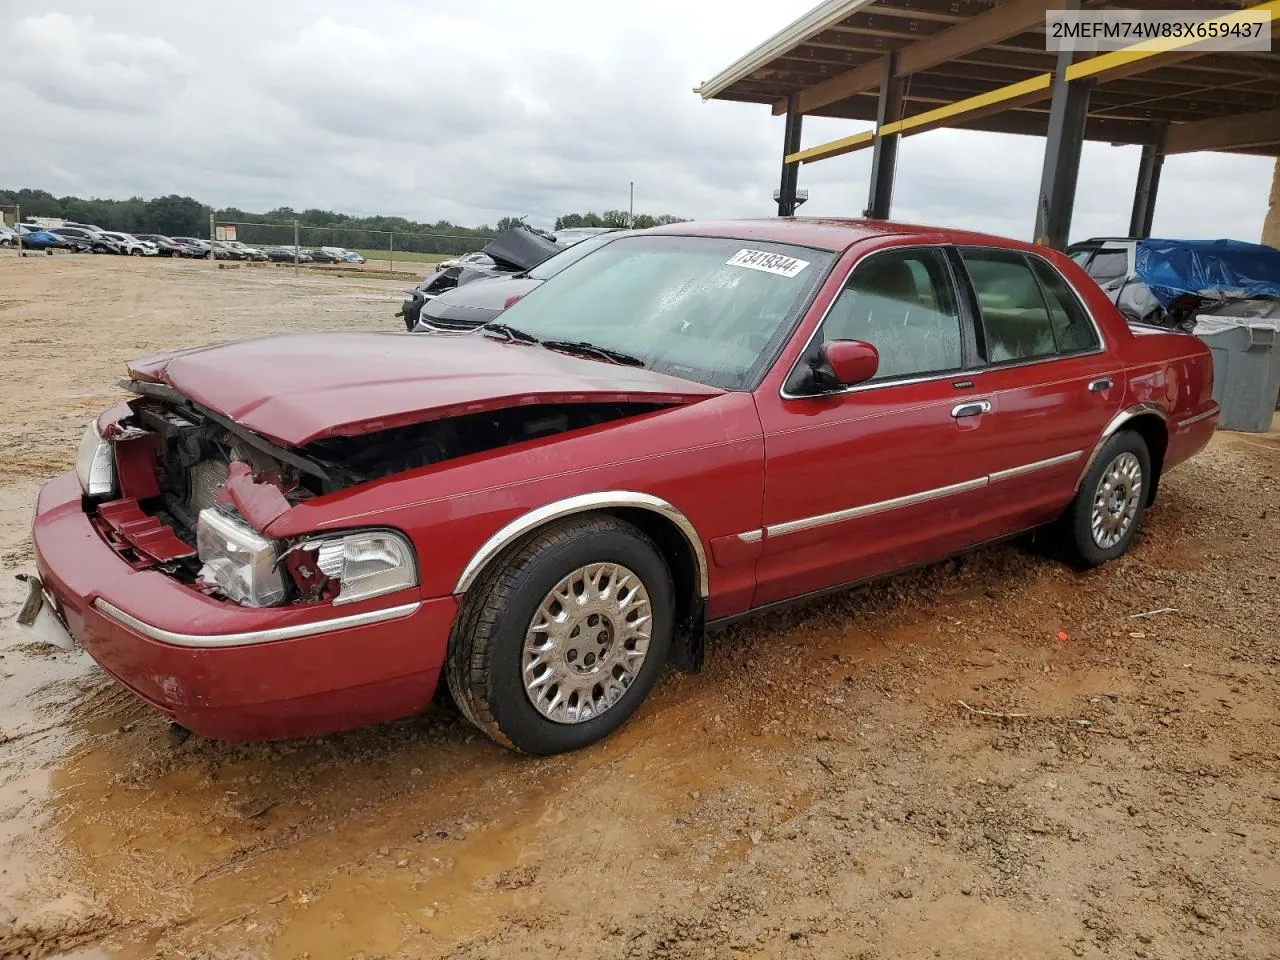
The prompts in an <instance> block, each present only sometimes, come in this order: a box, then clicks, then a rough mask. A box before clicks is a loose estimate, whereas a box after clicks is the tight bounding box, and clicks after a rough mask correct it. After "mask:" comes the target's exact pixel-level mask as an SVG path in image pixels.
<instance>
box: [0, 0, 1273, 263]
mask: <svg viewBox="0 0 1280 960" xmlns="http://www.w3.org/2000/svg"><path fill="white" fill-rule="evenodd" d="M809 6H810V0H769V2H767V3H766V2H764V0H698V2H696V3H691V2H688V0H681V2H677V0H653V2H650V3H648V4H644V5H637V4H625V5H624V4H610V3H599V2H588V0H555V2H551V3H544V4H528V3H517V2H515V0H489V2H486V3H485V4H482V5H478V6H469V5H450V6H449V7H447V8H446V7H444V6H443V5H439V6H437V5H434V4H432V5H428V4H409V3H403V2H394V0H363V2H360V3H351V2H349V0H343V2H338V0H309V2H302V0H276V2H270V3H268V2H264V0H219V2H218V3H217V4H209V5H203V4H202V5H195V4H175V3H168V4H157V3H154V2H152V0H115V2H113V3H111V4H102V3H98V2H92V0H47V2H46V3H45V4H44V5H43V6H42V7H41V8H40V9H39V10H34V9H32V8H31V7H28V6H24V5H19V4H7V5H5V6H4V9H3V10H0V32H2V33H3V35H4V36H5V37H6V40H7V42H6V55H5V56H4V57H0V103H3V104H4V105H5V111H4V112H5V115H6V116H5V121H6V130H7V131H8V132H9V133H10V136H11V137H12V138H13V139H14V140H16V141H17V142H19V143H21V144H22V145H23V148H24V149H22V150H20V151H9V153H8V154H7V156H6V161H7V162H6V175H5V176H6V183H5V184H4V185H5V186H11V187H12V186H32V187H43V188H45V189H49V190H51V191H53V192H55V193H59V194H61V193H77V194H80V195H96V196H131V195H143V196H151V195H157V194H163V193H170V192H177V193H185V194H190V195H192V196H195V197H198V198H200V199H202V200H205V201H207V202H210V203H214V204H217V205H234V206H238V207H240V208H243V209H255V210H266V209H270V208H273V207H277V206H291V207H294V208H297V209H303V208H307V207H322V208H328V209H336V210H342V211H347V212H352V213H385V214H399V215H403V216H406V217H409V218H412V219H422V220H429V221H436V220H439V219H450V220H454V221H455V222H460V223H479V222H482V221H489V222H492V221H494V220H496V219H497V218H498V217H500V216H503V215H506V214H512V213H514V214H528V215H530V218H531V219H532V220H533V221H535V222H543V223H546V222H549V221H550V220H551V219H552V218H554V217H555V216H556V215H557V214H560V213H564V212H568V211H572V210H585V209H596V210H601V209H605V208H610V207H623V206H625V205H626V203H627V190H628V183H629V182H630V181H635V183H636V205H637V208H638V209H640V210H644V211H649V212H654V213H658V212H670V213H676V214H681V215H684V216H696V217H734V216H752V215H767V214H769V213H771V212H772V211H773V203H772V199H771V196H772V192H773V189H774V187H775V186H776V185H777V179H778V168H779V164H780V154H781V139H782V120H781V119H780V118H777V117H773V116H771V115H770V112H769V110H768V108H767V107H763V106H754V105H747V104H735V103H720V102H713V103H707V104H703V103H701V102H700V101H699V99H698V98H697V97H696V96H695V95H694V94H693V93H692V92H691V88H692V87H693V86H695V85H696V84H697V83H698V82H699V81H700V80H702V79H705V78H707V77H709V76H711V75H712V74H714V73H715V72H717V71H718V70H720V69H721V68H722V67H724V66H725V65H726V64H728V63H729V62H731V61H732V60H734V59H735V58H736V57H738V56H739V55H740V54H741V53H743V52H744V51H745V50H746V49H748V48H749V47H750V46H752V45H754V44H755V43H757V42H759V41H760V40H762V39H764V38H765V37H767V36H769V35H770V34H772V33H773V32H775V31H776V30H778V29H780V28H781V27H783V26H785V25H786V24H787V23H788V22H790V21H791V20H792V19H794V18H795V17H797V16H799V15H800V14H802V13H804V12H805V10H806V9H807V8H808V7H809ZM862 127H865V124H855V123H846V122H841V121H834V120H824V119H820V118H809V119H808V120H807V121H806V126H805V142H806V144H812V143H816V142H821V141H822V140H826V139H832V138H834V137H837V136H843V135H845V134H847V133H848V132H850V131H851V130H853V129H858V128H862ZM1042 151H1043V141H1041V140H1038V139H1035V138H1028V137H1012V136H996V135H989V134H978V133H971V132H965V131H948V130H942V131H934V132H932V133H928V134H924V135H921V136H919V137H913V138H908V139H907V140H905V141H904V142H903V146H902V150H901V155H900V159H899V166H898V176H897V183H896V196H895V216H897V217H899V218H901V219H905V220H915V221H919V222H932V223H942V224H949V225H956V226H964V227H969V228H973V229H978V230H987V231H991V232H996V233H1004V234H1009V235H1012V236H1020V237H1026V236H1029V235H1030V233H1031V229H1032V222H1033V219H1034V210H1035V195H1036V190H1037V186H1038V180H1039V173H1040V163H1041V157H1042ZM869 161H870V156H869V153H867V152H863V153H859V154H853V155H850V156H847V157H842V158H838V159H834V160H829V161H825V162H823V163H819V164H815V165H813V166H812V167H805V168H803V169H802V171H801V175H800V183H801V186H804V187H807V188H808V189H809V190H810V193H811V199H810V201H809V204H808V205H807V206H806V207H805V208H804V210H803V212H804V213H811V214H823V215H843V216H857V215H859V214H860V212H861V211H862V209H863V207H864V206H865V204H866V193H867V175H868V167H869ZM1136 170H1137V150H1136V148H1112V147H1109V146H1106V145H1102V144H1090V145H1088V146H1087V148H1086V151H1085V157H1084V162H1083V165H1082V170H1081V178H1080V187H1079V191H1078V198H1077V209H1076V218H1075V229H1074V230H1073V234H1075V235H1077V236H1084V235H1090V234H1098V233H1122V232H1124V231H1125V230H1126V229H1127V226H1128V215H1129V204H1130V202H1131V196H1132V187H1133V179H1134V176H1135V175H1136ZM1270 171H1271V164H1270V162H1269V161H1267V160H1265V159H1263V158H1256V157H1228V156H1215V155H1193V156H1187V157H1175V158H1171V159H1170V160H1169V161H1168V162H1167V163H1166V166H1165V171H1164V180H1163V183H1162V189H1161V194H1160V202H1159V204H1158V207H1157V212H1156V230H1157V231H1158V232H1161V233H1164V234H1167V235H1179V236H1209V235H1213V236H1218V235H1221V236H1235V237H1240V238H1242V239H1255V238H1256V237H1257V235H1258V233H1259V231H1260V228H1261V222H1262V217H1263V213H1264V208H1265V202H1266V194H1267V188H1268V185H1269V177H1270Z"/></svg>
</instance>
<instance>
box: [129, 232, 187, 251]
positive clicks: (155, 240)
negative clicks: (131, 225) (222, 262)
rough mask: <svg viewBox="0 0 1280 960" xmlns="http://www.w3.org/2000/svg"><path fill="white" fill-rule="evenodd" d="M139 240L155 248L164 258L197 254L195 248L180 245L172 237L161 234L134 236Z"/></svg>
mask: <svg viewBox="0 0 1280 960" xmlns="http://www.w3.org/2000/svg"><path fill="white" fill-rule="evenodd" d="M134 236H135V237H137V238H138V239H139V240H142V241H145V242H146V243H149V244H151V245H152V246H154V247H155V248H156V249H157V250H158V251H159V252H160V256H162V257H189V256H192V255H193V254H195V252H196V251H195V248H193V247H188V246H187V245H186V244H182V243H178V242H177V241H176V240H174V239H173V238H171V237H166V236H164V235H163V234H159V233H136V234H134Z"/></svg>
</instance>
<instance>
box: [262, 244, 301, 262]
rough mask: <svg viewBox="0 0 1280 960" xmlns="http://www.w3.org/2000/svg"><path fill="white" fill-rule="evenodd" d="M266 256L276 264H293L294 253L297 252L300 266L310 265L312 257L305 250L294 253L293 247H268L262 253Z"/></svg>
mask: <svg viewBox="0 0 1280 960" xmlns="http://www.w3.org/2000/svg"><path fill="white" fill-rule="evenodd" d="M262 252H264V253H265V255H266V259H268V260H270V261H271V262H275V264H292V262H293V260H294V252H297V261H298V262H300V264H310V262H311V255H310V253H307V252H306V251H305V250H298V251H294V248H293V247H268V248H266V250H264V251H262Z"/></svg>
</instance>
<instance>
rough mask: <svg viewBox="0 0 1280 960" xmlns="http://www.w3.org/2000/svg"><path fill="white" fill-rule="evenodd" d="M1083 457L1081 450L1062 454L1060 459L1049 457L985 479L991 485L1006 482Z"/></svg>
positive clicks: (998, 472) (999, 472) (1001, 471)
mask: <svg viewBox="0 0 1280 960" xmlns="http://www.w3.org/2000/svg"><path fill="white" fill-rule="evenodd" d="M1083 456H1084V451H1083V450H1076V451H1074V452H1072V453H1064V454H1062V456H1060V457H1050V458H1049V459H1047V460H1037V461H1036V462H1035V463H1024V464H1023V465H1022V466H1020V467H1010V468H1009V469H1008V470H997V471H996V472H995V473H993V474H991V475H990V476H989V477H988V478H987V479H989V480H990V481H991V482H992V483H999V482H1000V481H1001V480H1008V479H1010V478H1011V477H1021V476H1023V475H1025V474H1028V473H1034V472H1035V471H1037V470H1044V469H1047V468H1048V467H1056V466H1057V465H1058V464H1060V463H1070V462H1071V461H1072V460H1079V459H1080V458H1081V457H1083Z"/></svg>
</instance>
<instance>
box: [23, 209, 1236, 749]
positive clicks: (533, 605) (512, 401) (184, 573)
mask: <svg viewBox="0 0 1280 960" xmlns="http://www.w3.org/2000/svg"><path fill="white" fill-rule="evenodd" d="M126 386H127V387H128V388H129V390H130V391H131V392H132V393H133V395H134V396H133V398H132V399H130V400H129V401H128V402H127V403H122V404H121V405H120V406H118V407H116V408H115V409H113V410H110V411H108V412H107V413H105V414H103V416H102V417H101V418H100V419H99V420H98V421H97V422H96V423H94V424H92V425H91V426H90V428H89V430H88V431H87V432H86V434H85V437H84V440H83V442H82V443H81V447H80V451H79V456H78V458H77V470H76V471H75V472H72V473H68V474H66V475H64V476H61V477H57V478H55V479H53V480H51V481H49V482H48V483H47V484H46V485H45V486H44V488H43V489H42V490H41V492H40V497H39V503H38V506H37V512H36V518H35V525H34V538H35V546H36V554H37V564H38V569H39V575H38V577H33V578H32V579H31V586H32V591H31V596H30V598H29V601H28V603H27V605H26V606H25V607H24V610H23V614H22V616H21V619H22V620H23V621H25V622H28V623H31V624H32V625H33V626H34V627H35V628H36V629H37V630H40V631H42V632H43V633H44V634H45V635H46V636H49V637H52V638H54V639H62V640H66V641H68V642H69V640H70V638H74V639H75V640H76V641H78V642H79V643H80V644H82V645H83V646H84V647H85V648H86V649H87V650H88V651H89V652H90V653H91V654H92V655H93V657H94V658H95V659H96V660H97V661H98V663H100V664H101V665H102V666H103V668H104V669H106V670H107V671H108V672H110V673H111V674H112V675H113V676H114V677H116V678H117V679H118V680H119V681H120V682H121V683H122V684H124V685H125V686H126V687H128V688H129V689H130V690H132V691H133V692H134V693H136V694H137V695H138V696H139V697H141V698H143V699H144V700H146V701H147V702H148V703H150V704H151V705H153V706H154V707H155V708H156V709H157V710H159V711H160V712H162V713H163V714H165V715H167V716H168V717H170V718H172V719H174V720H176V721H177V722H178V723H180V724H183V725H185V726H186V727H188V728H190V729H192V730H194V731H196V732H198V733H202V734H206V735H208V736H213V737H225V738H234V739H264V738H275V737H286V736H295V735H302V734H314V733H321V732H325V731H332V730H337V729H339V728H345V727H351V726H355V725H360V724H365V723H370V722H373V721H379V720H388V719H392V718H395V717H401V716H405V715H408V714H412V713H414V712H415V711H418V710H421V709H422V708H423V707H425V706H426V705H427V703H428V701H429V700H430V699H431V697H432V694H433V692H434V690H435V688H436V685H437V682H438V680H439V677H440V675H441V673H442V672H443V674H444V676H445V677H446V679H447V682H448V685H449V689H450V691H451V692H452V694H453V697H454V699H455V700H456V701H457V702H458V705H459V706H460V707H461V709H462V711H463V712H464V713H465V714H466V715H467V717H468V718H469V719H470V720H471V721H472V722H474V723H475V724H476V725H477V726H478V727H480V728H481V729H482V730H484V731H485V732H486V733H488V734H489V735H490V736H492V737H493V738H495V739H496V740H498V741H500V742H502V743H504V744H506V745H508V746H511V747H514V748H515V749H518V750H522V751H526V752H529V753H551V752H556V751H561V750H568V749H572V748H575V747H580V746H582V745H584V744H588V743H591V742H592V741H594V740H596V739H598V738H600V737H602V736H604V735H605V734H607V733H609V732H610V731H612V730H613V729H614V728H616V727H617V726H618V725H619V724H621V723H622V722H623V721H624V720H625V719H626V718H627V716H628V715H630V714H631V713H632V711H634V710H635V709H636V707H637V706H638V705H639V703H640V701H641V700H643V699H644V697H645V696H646V694H648V692H649V690H650V689H651V688H652V687H653V684H654V682H655V680H656V679H657V676H658V674H659V672H660V671H661V669H662V666H663V664H664V663H665V662H667V661H673V662H674V663H675V664H676V665H678V666H680V667H682V668H684V669H688V670H696V669H697V668H698V667H699V666H700V665H701V662H702V658H703V637H704V635H705V632H706V629H707V627H708V626H710V625H713V624H717V623H722V622H724V621H726V620H728V619H730V618H733V617H738V616H740V615H742V614H746V613H748V612H750V611H752V610H758V609H760V608H762V607H766V606H768V605H770V604H775V603H778V602H780V601H785V600H790V599H793V598H796V597H803V596H807V595H811V594H814V593H817V592H820V591H826V590H832V589H838V588H843V587H847V586H848V585H850V584H855V583H858V582H860V581H865V580H867V579H869V578H871V577H876V576H880V575H882V574H885V573H888V572H891V571H894V570H900V569H903V568H906V567H911V566H914V565H917V564H920V563H927V562H930V561H934V560H938V559H941V558H944V557H947V556H949V555H952V554H955V553H958V552H960V551H964V550H968V549H970V548H973V547H975V546H978V545H979V544H984V543H989V542H991V541H993V540H999V539H1001V538H1004V537H1009V536H1012V535H1014V534H1017V533H1019V532H1021V531H1025V530H1030V529H1032V528H1036V527H1042V526H1052V529H1053V530H1054V531H1056V534H1057V536H1058V537H1060V539H1061V542H1062V546H1063V548H1064V551H1065V553H1066V554H1067V555H1068V556H1069V557H1070V558H1071V559H1072V560H1074V562H1076V563H1077V564H1080V565H1084V566H1089V565H1094V564H1099V563H1103V562H1105V561H1107V560H1110V559H1112V558H1114V557H1117V556H1119V555H1120V554H1121V553H1123V552H1124V551H1125V549H1126V548H1127V547H1128V546H1129V544H1130V543H1131V541H1132V539H1133V536H1134V532H1135V530H1136V529H1137V527H1138V524H1139V523H1140V521H1141V519H1142V514H1143V509H1144V508H1145V507H1146V506H1147V505H1148V504H1150V503H1151V501H1152V499H1153V498H1154V497H1155V495H1156V488H1157V486H1158V484H1159V482H1160V477H1161V475H1162V473H1163V472H1164V471H1166V470H1168V469H1169V468H1170V467H1173V466H1175V465H1176V464H1178V463H1180V462H1181V461H1183V460H1185V459H1186V458H1187V457H1189V456H1191V455H1192V454H1193V453H1195V452H1196V451H1197V450H1199V449H1200V448H1201V447H1203V446H1204V445H1205V443H1206V442H1207V441H1208V440H1209V437H1210V436H1211V434H1212V432H1213V430H1214V426H1215V424H1216V421H1217V415H1218V409H1217V406H1216V405H1215V404H1214V402H1213V400H1212V399H1211V396H1210V394H1211V388H1212V365H1211V362H1210V358H1209V353H1208V351H1207V350H1206V349H1205V348H1204V346H1202V345H1201V343H1200V342H1199V341H1198V340H1197V339H1195V338H1194V337H1191V336H1186V335H1183V334H1179V333H1172V332H1168V331H1164V330H1157V329H1154V328H1142V327H1130V326H1129V325H1127V324H1126V323H1125V322H1124V321H1123V320H1122V319H1121V317H1120V315H1119V314H1118V313H1117V312H1116V310H1115V308H1114V307H1113V306H1112V305H1111V303H1110V302H1109V301H1108V300H1107V298H1106V297H1105V296H1104V295H1103V294H1102V293H1101V292H1100V291H1099V289H1098V287H1097V286H1096V285H1095V284H1094V283H1093V281H1091V280H1090V279H1089V278H1088V277H1087V276H1085V274H1084V273H1083V272H1082V271H1081V270H1080V269H1079V267H1077V266H1076V265H1075V264H1074V263H1072V262H1071V261H1070V260H1069V259H1067V258H1066V257H1064V256H1062V255H1061V254H1058V253H1056V252H1054V251H1052V250H1046V249H1043V248H1039V247H1034V246H1030V245H1028V244H1023V243H1017V242H1014V241H1010V240H1003V239H999V238H995V237H989V236H982V235H978V234H971V233H964V232H960V231H955V230H942V229H932V228H926V227H912V226H902V225H898V224H892V223H867V222H859V221H824V220H760V221H743V222H727V223H702V224H690V223H681V224H676V225H673V226H670V227H665V228H659V229H657V230H652V231H646V232H643V233H638V234H636V235H634V236H630V237H624V238H622V239H620V240H617V241H615V242H614V243H611V244H609V245H607V246H605V247H603V248H601V249H600V250H598V251H597V252H595V253H593V254H592V255H590V256H588V257H586V258H584V259H583V260H581V261H579V262H578V263H577V264H575V265H573V266H572V267H570V268H569V269H568V270H566V271H564V272H563V273H562V274H561V275H559V276H558V277H557V278H556V279H555V280H553V281H550V282H548V283H546V284H544V285H543V286H542V287H539V288H538V289H537V290H536V291H534V292H533V293H531V294H529V295H528V296H527V297H525V298H524V299H522V300H520V301H519V302H518V303H516V304H515V305H514V306H512V307H511V308H510V309H509V310H507V311H506V312H505V313H503V314H502V315H501V316H500V317H499V318H498V320H497V321H495V322H493V323H490V324H489V325H488V326H487V327H485V328H483V329H481V330H479V331H477V332H474V333H470V334H466V335H459V336H447V335H446V336H425V335H420V334H405V333H399V334H394V333H386V334H379V333H323V334H322V333H317V334H305V335H292V336H279V337H271V338H267V339H263V340H255V341H247V342H241V343H232V344H228V345H224V346H216V347H207V348H203V349H197V350H188V351H182V352H178V353H172V354H168V355H165V356H160V357H155V358H151V359H148V360H144V361H139V362H137V363H134V364H133V365H131V366H130V368H129V380H128V382H127V383H126ZM68 634H69V637H68Z"/></svg>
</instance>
